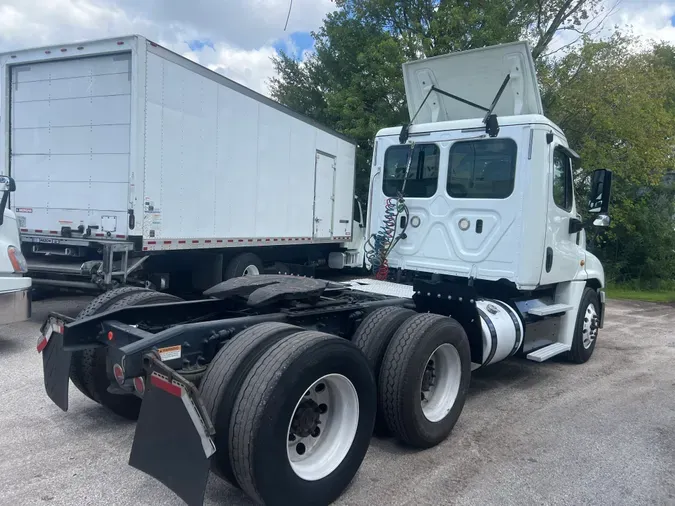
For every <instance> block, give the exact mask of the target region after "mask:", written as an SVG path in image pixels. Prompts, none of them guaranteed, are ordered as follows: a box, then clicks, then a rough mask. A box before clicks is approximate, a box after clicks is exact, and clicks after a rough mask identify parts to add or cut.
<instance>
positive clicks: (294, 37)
mask: <svg viewBox="0 0 675 506" xmlns="http://www.w3.org/2000/svg"><path fill="white" fill-rule="evenodd" d="M272 47H274V49H276V50H277V51H283V52H284V53H286V54H288V55H290V56H293V57H294V58H296V59H300V58H301V57H302V54H303V53H304V52H305V51H307V50H311V49H313V48H314V39H313V38H312V35H311V34H310V33H309V32H294V33H291V34H290V35H289V36H288V37H287V38H285V39H282V40H278V41H276V42H274V43H273V44H272Z"/></svg>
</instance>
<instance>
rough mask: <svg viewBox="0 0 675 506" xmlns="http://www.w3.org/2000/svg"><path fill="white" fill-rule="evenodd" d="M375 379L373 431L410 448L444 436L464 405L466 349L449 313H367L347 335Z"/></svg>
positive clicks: (394, 309) (430, 443)
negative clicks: (375, 423)
mask: <svg viewBox="0 0 675 506" xmlns="http://www.w3.org/2000/svg"><path fill="white" fill-rule="evenodd" d="M352 340H353V342H354V343H355V344H356V345H357V346H358V347H359V348H360V349H361V350H362V351H363V353H364V354H365V355H366V357H367V358H368V361H369V363H370V364H371V367H372V368H373V372H374V374H375V377H376V381H377V384H378V402H377V425H376V434H378V435H391V436H394V437H396V438H398V439H399V440H401V441H403V442H404V443H406V444H408V445H410V446H413V447H416V448H430V447H432V446H435V445H437V444H439V443H440V442H441V441H443V440H444V439H446V438H447V437H448V435H449V434H450V432H451V431H452V429H453V427H454V426H455V423H456V422H457V419H458V418H459V415H460V413H461V411H462V409H463V407H464V402H465V400H466V396H467V392H468V389H469V382H470V378H471V352H470V348H469V341H468V339H467V336H466V333H465V331H464V329H463V328H462V327H461V325H460V324H459V323H457V322H456V321H455V320H453V319H452V318H448V317H445V316H441V315H437V314H428V313H426V314H419V313H416V312H414V311H411V310H409V309H405V308H401V307H384V308H380V309H377V310H375V311H373V312H372V313H370V314H369V315H368V316H367V317H366V318H365V319H364V320H363V322H362V323H361V325H360V326H359V328H358V329H357V331H356V333H355V334H354V336H353V338H352Z"/></svg>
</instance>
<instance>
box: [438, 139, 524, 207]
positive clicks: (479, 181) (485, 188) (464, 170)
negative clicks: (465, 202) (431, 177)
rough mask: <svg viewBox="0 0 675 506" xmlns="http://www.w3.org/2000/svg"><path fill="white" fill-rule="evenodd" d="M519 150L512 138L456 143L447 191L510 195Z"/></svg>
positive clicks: (474, 195) (496, 196)
mask: <svg viewBox="0 0 675 506" xmlns="http://www.w3.org/2000/svg"><path fill="white" fill-rule="evenodd" d="M516 152H517V147H516V143H515V142H514V141H513V140H512V139H484V140H479V141H465V142H456V143H455V144H453V146H452V148H450V160H449V162H448V194H449V195H450V196H451V197H454V198H471V199H505V198H507V197H508V196H509V195H511V193H512V192H513V184H514V181H515V175H516Z"/></svg>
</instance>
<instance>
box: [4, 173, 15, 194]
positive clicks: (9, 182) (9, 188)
mask: <svg viewBox="0 0 675 506" xmlns="http://www.w3.org/2000/svg"><path fill="white" fill-rule="evenodd" d="M13 191H16V183H15V182H14V178H11V177H9V176H0V192H13Z"/></svg>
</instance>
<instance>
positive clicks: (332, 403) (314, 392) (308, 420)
mask: <svg viewBox="0 0 675 506" xmlns="http://www.w3.org/2000/svg"><path fill="white" fill-rule="evenodd" d="M358 425H359V396H358V394H357V393H356V388H354V385H353V384H352V382H351V381H349V379H347V378H346V377H345V376H343V375H341V374H327V375H326V376H323V377H321V378H319V379H318V380H317V381H315V382H314V383H312V385H310V387H309V389H307V391H306V392H305V394H304V395H303V396H302V398H301V399H300V400H298V402H297V404H296V406H295V411H294V412H293V416H292V417H291V420H290V423H289V425H288V441H287V448H286V450H287V451H286V453H287V456H288V461H289V463H290V465H291V468H292V469H293V472H295V474H297V475H298V477H300V478H302V479H304V480H307V481H316V480H320V479H322V478H325V477H326V476H328V475H329V474H330V473H332V472H333V471H335V469H337V467H338V466H339V465H340V463H341V462H342V461H343V460H344V459H345V457H346V456H347V454H348V453H349V450H350V448H351V446H352V442H353V441H354V437H355V436H356V430H357V429H358Z"/></svg>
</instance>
